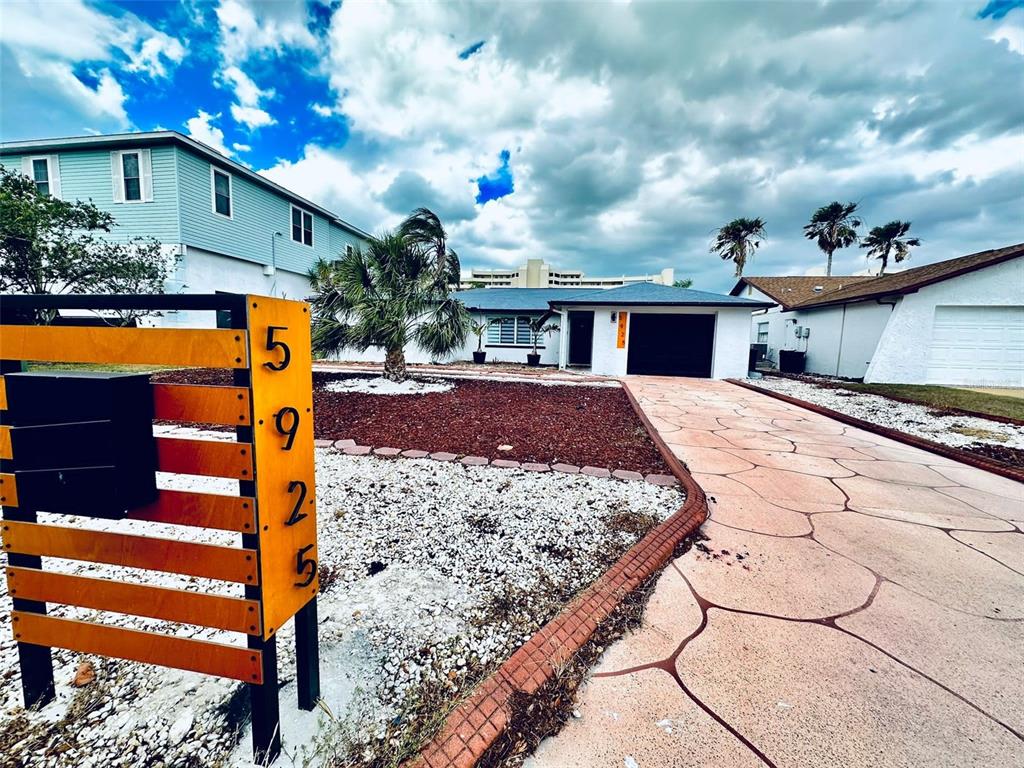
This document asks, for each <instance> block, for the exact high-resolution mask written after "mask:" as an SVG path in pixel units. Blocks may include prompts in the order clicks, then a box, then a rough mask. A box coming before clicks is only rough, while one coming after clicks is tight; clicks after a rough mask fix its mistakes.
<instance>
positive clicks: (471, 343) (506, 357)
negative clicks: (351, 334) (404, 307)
mask: <svg viewBox="0 0 1024 768" xmlns="http://www.w3.org/2000/svg"><path fill="white" fill-rule="evenodd" d="M470 314H471V315H472V317H473V320H474V321H475V322H476V321H480V320H481V319H483V318H485V317H499V316H505V317H507V316H508V315H507V314H506V315H501V313H497V312H488V313H480V312H472V313H470ZM546 324H547V325H559V317H558V315H554V316H553V317H551V318H550V319H548V321H547V323H546ZM559 335H560V331H554V332H553V333H550V334H545V335H544V336H543V337H541V340H540V342H539V344H538V348H537V351H538V352H540V363H541V365H558V345H559ZM476 345H477V339H476V336H474V335H473V334H472V333H470V334H469V335H468V336H467V337H466V343H465V344H464V345H463V347H462V349H461V350H460V351H459V352H457V353H456V354H454V355H451V356H450V357H447V358H444V359H438V358H436V357H434V356H432V355H430V354H429V353H427V352H425V351H423V350H422V349H421V348H420V347H419V346H417V345H416V344H409V345H407V346H406V348H405V361H406V362H407V363H443V362H451V361H454V360H472V359H473V352H475V351H476ZM483 349H484V351H485V352H487V362H489V363H521V364H523V365H526V355H527V353H529V352H532V351H533V347H532V346H513V347H509V346H500V345H495V346H491V345H489V344H488V343H487V334H486V332H485V333H484V345H483ZM333 359H335V360H339V361H345V362H370V363H383V362H384V350H382V349H376V348H371V349H368V350H366V351H365V352H360V351H359V350H355V349H346V350H344V351H343V352H342V353H341V354H340V355H337V356H336V357H334V358H333Z"/></svg>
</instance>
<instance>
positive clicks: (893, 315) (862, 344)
mask: <svg viewBox="0 0 1024 768" xmlns="http://www.w3.org/2000/svg"><path fill="white" fill-rule="evenodd" d="M1022 256H1024V243H1022V244H1018V245H1012V246H1008V247H1006V248H998V249H994V250H989V251H981V252H979V253H973V254H970V255H968V256H961V257H959V258H956V259H949V260H948V261H940V262H937V263H935V264H928V265H926V266H923V267H915V268H913V269H908V270H905V271H902V272H895V273H892V274H889V275H883V276H881V277H870V276H862V275H857V276H844V277H742V278H740V280H739V281H738V282H737V283H736V286H735V287H734V288H733V289H732V291H731V293H732V295H733V296H743V297H746V298H750V299H759V300H764V301H769V302H771V303H772V304H773V306H772V307H770V308H768V309H764V310H760V311H757V312H755V313H754V314H753V316H752V322H751V331H750V341H751V342H752V343H755V344H763V345H765V347H766V349H767V357H768V359H769V360H771V361H772V362H774V363H776V364H777V363H778V359H779V358H778V353H779V352H780V351H781V350H796V351H804V352H806V364H805V370H806V371H807V372H808V373H818V374H824V375H827V376H839V377H842V378H848V379H863V380H864V381H866V382H869V383H883V382H884V383H899V384H948V385H960V386H992V387H1024V258H1021V257H1022Z"/></svg>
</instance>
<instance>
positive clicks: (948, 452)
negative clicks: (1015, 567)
mask: <svg viewBox="0 0 1024 768" xmlns="http://www.w3.org/2000/svg"><path fill="white" fill-rule="evenodd" d="M726 381H728V382H729V383H730V384H735V385H736V386H737V387H743V388H744V389H749V390H752V391H754V392H759V393H760V394H762V395H768V397H774V398H775V399H776V400H781V401H783V402H784V403H789V404H790V405H798V406H800V407H801V408H806V409H807V410H808V411H813V412H814V413H817V414H820V415H821V416H828V417H829V418H830V419H835V420H836V421H841V422H842V423H843V424H849V425H850V426H851V427H857V428H858V429H863V430H864V431H865V432H872V433H874V434H876V435H881V436H882V437H887V438H889V439H890V440H896V441H898V442H901V443H906V444H907V445H912V446H914V447H915V448H920V449H921V450H923V451H930V452H931V453H937V454H939V455H940V456H944V457H946V458H947V459H953V460H954V461H959V462H960V463H962V464H969V465H970V466H972V467H976V468H977V469H984V470H985V471H986V472H992V473H994V474H996V475H1002V476H1003V477H1008V478H1009V479H1010V480H1016V481H1017V482H1018V483H1024V470H1020V469H1016V468H1014V467H1011V466H1008V465H1006V464H1003V463H1002V462H998V461H993V460H992V459H989V458H988V457H986V456H981V455H979V454H976V453H971V452H969V451H963V450H961V449H959V448H954V447H952V446H949V445H943V444H942V443H937V442H935V441H934V440H926V439H925V438H923V437H917V436H916V435H908V434H907V433H906V432H900V431H899V430H896V429H892V428H890V427H883V426H882V425H881V424H875V423H874V422H871V421H865V420H864V419H858V418H857V417H856V416H849V415H847V414H845V413H842V412H840V411H833V410H832V409H831V408H826V407H825V406H823V405H818V404H817V403H810V402H808V401H806V400H801V399H799V398H797V397H793V396H792V395H784V394H782V393H781V392H775V391H773V390H770V389H762V388H761V387H759V386H757V385H756V384H750V383H748V382H746V381H740V380H739V379H726Z"/></svg>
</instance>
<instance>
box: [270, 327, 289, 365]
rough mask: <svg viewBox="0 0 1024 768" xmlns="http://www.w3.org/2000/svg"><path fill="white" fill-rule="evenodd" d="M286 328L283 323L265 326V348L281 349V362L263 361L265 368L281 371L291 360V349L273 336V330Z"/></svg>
mask: <svg viewBox="0 0 1024 768" xmlns="http://www.w3.org/2000/svg"><path fill="white" fill-rule="evenodd" d="M287 330H288V328H287V327H286V326H283V325H271V326H268V327H267V349H268V350H270V351H271V352H273V351H274V350H275V349H280V350H281V362H279V363H264V364H263V366H264V367H265V368H269V369H270V370H272V371H283V370H284V369H285V368H287V367H288V364H289V363H290V362H291V361H292V351H291V349H289V348H288V345H287V344H285V343H284V342H283V341H281V340H280V339H275V338H274V332H275V331H287Z"/></svg>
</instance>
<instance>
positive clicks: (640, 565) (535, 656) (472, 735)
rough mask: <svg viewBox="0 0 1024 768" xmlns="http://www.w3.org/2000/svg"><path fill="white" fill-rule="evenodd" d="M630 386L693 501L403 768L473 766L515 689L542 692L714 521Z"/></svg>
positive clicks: (515, 658)
mask: <svg viewBox="0 0 1024 768" xmlns="http://www.w3.org/2000/svg"><path fill="white" fill-rule="evenodd" d="M623 389H624V390H625V392H626V396H627V398H628V399H629V402H630V405H631V406H632V407H633V410H634V411H636V415H637V416H638V417H639V418H640V421H641V422H642V423H643V425H644V427H645V428H646V429H647V432H648V433H649V434H650V437H651V439H652V440H653V441H654V444H655V445H656V446H657V447H658V450H659V451H660V452H661V455H662V456H663V457H664V459H665V462H666V463H667V464H668V466H669V468H670V469H671V470H672V473H673V474H674V475H675V476H676V478H677V479H678V480H679V483H680V484H681V485H682V487H683V489H684V490H685V491H686V501H685V502H684V503H683V505H682V506H681V507H680V508H679V509H678V510H676V512H675V513H674V514H673V515H672V516H671V517H670V518H668V519H667V520H665V522H663V523H662V524H661V525H659V526H657V527H656V528H654V529H652V530H651V531H649V532H648V533H647V535H646V536H644V537H643V538H642V539H641V540H640V541H638V542H637V543H636V544H634V545H633V547H632V548H631V549H629V551H627V552H626V554H624V555H623V556H622V557H621V558H619V560H618V562H616V563H615V565H613V566H612V567H611V568H610V569H609V570H608V571H606V572H605V573H604V575H602V576H600V577H599V578H598V579H597V581H595V582H594V583H593V584H591V585H590V586H589V587H588V588H587V589H586V590H585V591H584V592H583V593H582V594H580V595H578V596H577V597H576V598H575V599H574V600H573V601H572V602H570V603H569V604H568V605H566V606H565V608H563V609H562V610H561V612H560V613H559V614H558V615H557V616H555V618H553V619H552V620H551V621H549V622H548V623H547V624H545V625H544V626H543V627H542V628H541V629H540V630H539V631H538V632H537V633H536V634H535V635H534V636H533V637H531V638H530V639H529V640H528V641H527V642H526V644H525V645H523V646H522V647H521V648H519V650H517V651H516V652H515V653H513V654H512V655H511V656H510V657H509V658H508V660H507V661H506V662H505V663H504V664H502V665H501V667H499V668H498V670H497V671H496V672H494V673H493V674H492V675H491V676H490V677H488V678H487V679H485V680H484V681H483V682H482V683H480V684H479V685H478V686H477V687H476V689H475V690H474V691H473V693H472V694H470V696H469V698H468V699H467V700H466V701H464V702H463V703H462V704H460V705H459V706H458V707H457V708H456V709H455V710H454V711H453V712H452V713H451V714H450V715H449V716H448V718H447V720H446V721H445V723H444V725H443V726H442V728H441V730H440V732H439V733H438V734H437V736H435V737H434V738H433V739H432V740H431V741H430V742H428V743H427V744H426V745H425V746H424V748H423V750H422V752H420V754H419V755H418V756H417V757H415V758H413V759H412V760H410V761H408V762H406V763H405V764H404V766H403V768H442V766H444V767H446V768H447V767H449V766H450V767H451V768H471V766H474V765H476V763H477V761H478V760H479V759H480V758H481V757H482V756H483V754H484V752H485V751H486V750H487V748H488V747H490V746H491V744H493V743H494V742H495V741H496V740H497V738H498V736H499V735H500V734H501V733H502V732H503V731H504V730H505V728H506V727H507V726H508V725H509V717H510V709H509V699H510V698H511V695H512V692H513V691H521V692H522V693H525V694H527V695H529V694H533V693H535V692H536V691H537V690H538V689H539V688H540V687H541V686H542V685H543V684H544V683H545V682H546V681H547V680H549V679H551V678H552V677H553V676H554V674H555V670H556V669H557V668H558V667H559V666H561V665H562V664H563V663H564V662H565V661H566V660H567V659H569V658H570V657H571V656H572V655H573V654H574V653H576V652H577V651H578V650H580V648H582V647H583V646H584V645H585V644H586V642H587V641H588V640H589V639H590V637H591V635H593V633H594V631H595V630H596V629H597V626H598V624H600V623H601V622H602V621H604V620H605V619H606V618H607V617H608V615H609V614H610V613H611V612H612V610H614V609H615V607H616V606H618V605H619V603H621V602H622V600H623V598H624V597H625V596H626V595H628V594H629V593H630V592H632V591H633V590H634V589H636V587H637V586H639V585H640V584H641V583H643V582H644V581H646V580H647V579H648V578H649V577H650V576H652V575H653V574H655V573H657V572H658V571H659V570H660V569H661V568H662V567H664V565H665V564H666V563H667V562H668V561H669V559H670V558H671V557H672V552H673V551H674V550H675V548H676V546H677V545H678V544H679V542H681V541H682V540H683V539H685V538H686V537H687V536H689V535H691V534H692V533H693V532H694V531H696V530H697V528H699V527H700V525H701V523H703V522H704V520H705V519H707V514H708V505H707V499H706V497H705V496H704V491H703V490H702V489H701V487H700V486H699V485H697V483H696V482H695V481H694V479H693V478H692V477H691V476H690V473H689V472H687V471H686V468H685V467H684V466H683V464H682V462H680V461H679V459H678V458H676V456H675V455H674V454H673V453H672V450H671V449H670V448H669V447H668V445H667V444H666V443H665V441H664V440H663V439H662V438H661V435H659V434H658V430H657V429H655V428H654V426H653V425H652V424H651V422H650V420H649V419H648V418H647V416H646V414H645V413H644V412H643V409H642V408H641V407H640V404H639V403H638V402H637V400H636V397H634V395H633V393H632V392H630V390H629V387H628V385H626V384H625V383H623Z"/></svg>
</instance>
